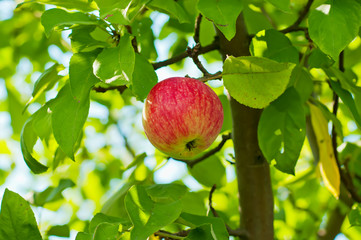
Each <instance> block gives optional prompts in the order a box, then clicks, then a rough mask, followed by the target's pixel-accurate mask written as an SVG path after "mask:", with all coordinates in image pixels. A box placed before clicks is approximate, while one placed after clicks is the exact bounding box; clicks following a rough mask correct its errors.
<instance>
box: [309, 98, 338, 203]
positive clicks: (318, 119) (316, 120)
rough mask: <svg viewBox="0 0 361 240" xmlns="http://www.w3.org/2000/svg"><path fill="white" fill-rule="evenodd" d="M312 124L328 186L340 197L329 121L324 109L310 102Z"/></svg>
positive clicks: (322, 172) (323, 174)
mask: <svg viewBox="0 0 361 240" xmlns="http://www.w3.org/2000/svg"><path fill="white" fill-rule="evenodd" d="M309 107H310V112H311V124H312V127H313V129H314V132H315V136H316V140H317V145H318V148H319V155H320V156H319V158H320V162H319V166H320V172H321V176H322V179H323V181H324V183H325V185H326V188H327V189H328V190H329V191H330V192H331V193H332V194H333V195H334V196H335V198H338V197H339V195H340V173H339V169H338V166H337V163H336V158H335V155H334V152H333V148H332V141H331V137H330V135H329V134H328V123H327V120H326V118H325V117H324V116H323V114H322V111H321V110H320V109H319V108H318V107H316V106H315V105H313V104H309Z"/></svg>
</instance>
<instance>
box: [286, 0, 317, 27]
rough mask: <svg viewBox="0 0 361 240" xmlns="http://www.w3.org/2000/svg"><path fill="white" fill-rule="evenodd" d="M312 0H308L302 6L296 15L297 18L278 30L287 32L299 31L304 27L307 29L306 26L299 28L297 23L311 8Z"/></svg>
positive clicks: (299, 22)
mask: <svg viewBox="0 0 361 240" xmlns="http://www.w3.org/2000/svg"><path fill="white" fill-rule="evenodd" d="M313 1H314V0H308V2H307V4H306V6H305V7H304V9H303V10H302V12H301V13H300V15H299V16H298V18H297V20H296V21H295V22H294V23H293V24H292V25H291V26H289V27H288V28H285V29H283V30H281V31H280V32H282V33H289V32H293V31H300V30H302V31H304V30H305V29H307V28H300V27H299V25H300V24H301V22H302V21H303V19H304V18H305V17H306V16H307V14H308V12H309V11H310V8H311V5H312V3H313Z"/></svg>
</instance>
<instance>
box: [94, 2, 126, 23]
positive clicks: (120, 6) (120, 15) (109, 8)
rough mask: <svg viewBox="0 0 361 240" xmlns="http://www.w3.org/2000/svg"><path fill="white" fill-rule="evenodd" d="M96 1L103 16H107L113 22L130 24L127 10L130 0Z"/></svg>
mask: <svg viewBox="0 0 361 240" xmlns="http://www.w3.org/2000/svg"><path fill="white" fill-rule="evenodd" d="M95 2H96V3H97V5H98V6H99V8H100V10H99V13H100V17H101V18H105V19H107V21H109V22H111V23H118V24H122V25H126V24H129V19H128V17H127V10H128V8H129V3H130V2H131V1H130V0H120V1H119V0H105V1H104V0H95Z"/></svg>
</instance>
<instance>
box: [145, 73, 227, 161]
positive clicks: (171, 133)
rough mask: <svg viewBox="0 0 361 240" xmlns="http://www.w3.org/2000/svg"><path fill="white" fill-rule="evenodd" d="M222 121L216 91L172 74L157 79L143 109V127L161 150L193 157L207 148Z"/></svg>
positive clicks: (195, 81)
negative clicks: (171, 76)
mask: <svg viewBox="0 0 361 240" xmlns="http://www.w3.org/2000/svg"><path fill="white" fill-rule="evenodd" d="M222 124H223V108H222V104H221V102H220V100H219V98H218V96H217V95H216V93H215V92H214V91H213V90H212V89H211V88H210V87H208V86H207V85H206V84H204V83H203V82H201V81H199V80H196V79H192V78H185V77H173V78H168V79H165V80H163V81H161V82H159V83H157V84H156V85H155V86H154V87H153V88H152V90H151V91H150V93H149V95H148V97H147V99H146V101H145V104H144V109H143V127H144V131H145V134H146V135H147V137H148V139H149V141H150V142H151V143H152V144H153V146H154V147H156V148H157V149H158V150H160V151H162V152H163V153H165V154H167V155H169V156H170V157H173V158H177V159H191V158H193V157H195V156H196V155H197V154H199V153H201V152H202V151H204V150H205V149H207V148H208V147H209V146H210V145H211V144H212V143H213V141H214V140H215V139H216V138H217V136H218V134H219V132H220V131H221V128H222Z"/></svg>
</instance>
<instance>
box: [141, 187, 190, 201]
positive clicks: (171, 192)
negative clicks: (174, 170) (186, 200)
mask: <svg viewBox="0 0 361 240" xmlns="http://www.w3.org/2000/svg"><path fill="white" fill-rule="evenodd" d="M146 191H147V194H148V196H149V197H150V198H151V199H152V201H154V202H157V203H158V202H159V203H170V202H174V201H178V200H180V199H181V198H182V197H183V196H184V194H186V193H187V191H188V189H187V187H186V186H184V185H180V184H154V185H151V186H148V187H147V188H146Z"/></svg>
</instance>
